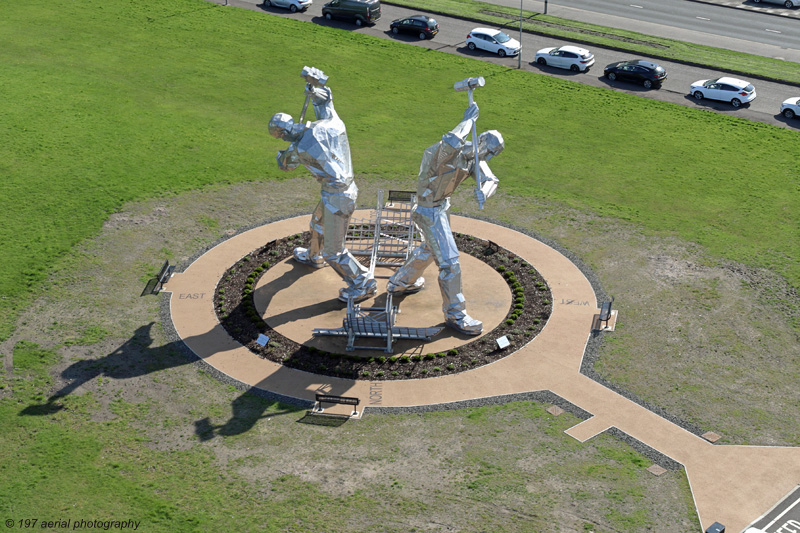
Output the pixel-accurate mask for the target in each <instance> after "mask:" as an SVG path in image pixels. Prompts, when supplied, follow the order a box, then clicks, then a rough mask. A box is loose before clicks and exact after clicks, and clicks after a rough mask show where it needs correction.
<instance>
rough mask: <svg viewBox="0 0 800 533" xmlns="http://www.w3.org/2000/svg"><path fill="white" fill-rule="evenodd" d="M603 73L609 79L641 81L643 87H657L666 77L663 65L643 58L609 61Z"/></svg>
mask: <svg viewBox="0 0 800 533" xmlns="http://www.w3.org/2000/svg"><path fill="white" fill-rule="evenodd" d="M603 75H604V76H605V77H606V78H608V79H609V81H614V80H620V81H632V82H634V83H641V84H642V85H644V88H645V89H649V88H651V87H655V88H656V89H658V88H659V87H661V84H662V83H664V80H666V79H667V71H666V70H664V67H662V66H661V65H657V64H655V63H653V62H651V61H645V60H643V59H634V60H631V61H617V62H616V63H611V64H610V65H608V66H606V68H605V69H603Z"/></svg>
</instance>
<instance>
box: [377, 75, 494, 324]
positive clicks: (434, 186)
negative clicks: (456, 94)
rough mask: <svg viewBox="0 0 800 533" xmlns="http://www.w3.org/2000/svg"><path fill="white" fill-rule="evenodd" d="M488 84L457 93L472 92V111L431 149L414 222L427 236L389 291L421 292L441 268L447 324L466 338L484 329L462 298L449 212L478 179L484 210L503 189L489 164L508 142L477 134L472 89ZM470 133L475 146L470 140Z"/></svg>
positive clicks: (472, 81) (469, 84) (475, 83)
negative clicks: (464, 186)
mask: <svg viewBox="0 0 800 533" xmlns="http://www.w3.org/2000/svg"><path fill="white" fill-rule="evenodd" d="M483 84H484V80H483V78H468V79H466V80H464V81H462V82H459V83H457V84H456V85H455V89H456V90H457V91H460V90H469V92H470V95H469V96H470V98H469V100H470V101H469V104H470V105H469V107H468V108H467V110H466V111H465V112H464V118H463V120H462V121H461V122H460V123H459V124H458V125H457V126H456V127H455V128H453V130H451V131H450V132H448V133H446V134H445V135H443V136H442V139H441V140H440V141H439V142H437V143H436V144H434V145H432V146H430V147H428V148H427V149H426V150H425V152H424V154H423V156H422V163H421V164H420V168H419V179H418V181H417V206H416V208H415V209H414V212H413V213H412V215H411V216H412V220H413V221H414V223H415V224H416V225H417V227H418V228H419V231H420V233H421V234H422V238H423V242H422V244H421V245H420V246H418V247H417V248H416V249H415V250H414V251H413V252H412V253H411V256H409V258H408V260H407V261H406V263H405V264H404V265H403V266H402V267H401V268H400V270H398V271H397V272H396V273H395V274H394V275H393V276H392V277H391V278H390V280H389V283H388V285H387V290H388V291H389V292H391V293H393V294H404V293H405V294H408V293H414V292H417V291H419V290H420V289H422V288H423V287H424V285H425V278H423V277H422V273H423V272H424V271H425V269H426V268H427V267H428V266H429V265H430V264H431V263H432V262H435V263H436V265H437V266H438V267H439V289H440V290H441V293H442V301H443V303H442V311H443V312H444V317H445V324H446V325H447V326H449V327H450V328H453V329H455V330H456V331H458V332H460V333H464V334H466V335H479V334H480V333H481V332H482V331H483V323H482V322H480V321H479V320H476V319H474V318H472V317H471V316H469V315H468V314H467V302H466V299H465V298H464V295H463V294H462V292H461V265H460V264H459V261H458V255H459V254H458V248H457V247H456V243H455V240H454V239H453V232H452V230H451V229H450V216H449V213H448V209H449V207H450V195H452V194H453V192H454V191H455V189H456V188H457V187H458V186H459V185H460V184H461V183H462V182H463V181H464V180H466V179H467V178H469V177H470V176H475V179H476V188H475V195H476V199H477V200H478V204H479V205H480V206H481V207H483V202H484V201H485V200H486V199H487V198H489V197H490V196H492V195H493V194H494V192H495V191H496V189H497V183H498V179H497V177H496V176H495V175H494V174H493V173H492V171H491V169H490V168H489V165H488V164H487V161H489V160H490V159H491V158H492V157H494V156H496V155H497V154H499V153H500V152H501V151H502V150H503V148H504V146H505V144H504V141H503V137H502V135H500V132H498V131H495V130H491V131H486V132H483V133H481V135H480V136H479V137H478V138H477V139H476V133H475V131H476V127H475V122H476V121H477V120H478V105H477V104H475V103H474V102H473V101H472V89H474V88H475V87H481V86H483ZM470 132H471V133H472V141H469V140H468V137H469V134H470ZM476 140H477V143H476ZM476 161H477V162H478V164H477V165H476Z"/></svg>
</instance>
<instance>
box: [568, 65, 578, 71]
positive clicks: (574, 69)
mask: <svg viewBox="0 0 800 533" xmlns="http://www.w3.org/2000/svg"><path fill="white" fill-rule="evenodd" d="M569 69H570V70H571V71H572V72H580V71H581V67H579V66H578V65H570V66H569Z"/></svg>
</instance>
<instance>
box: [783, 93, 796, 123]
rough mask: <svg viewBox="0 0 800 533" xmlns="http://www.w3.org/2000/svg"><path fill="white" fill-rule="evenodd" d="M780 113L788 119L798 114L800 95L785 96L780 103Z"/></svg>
mask: <svg viewBox="0 0 800 533" xmlns="http://www.w3.org/2000/svg"><path fill="white" fill-rule="evenodd" d="M781 115H783V116H784V117H786V118H788V119H793V118H794V117H797V116H800V97H797V96H795V97H794V98H787V99H786V100H784V101H783V103H782V104H781Z"/></svg>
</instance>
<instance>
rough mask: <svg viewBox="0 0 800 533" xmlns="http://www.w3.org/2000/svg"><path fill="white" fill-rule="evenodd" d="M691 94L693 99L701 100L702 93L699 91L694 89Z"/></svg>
mask: <svg viewBox="0 0 800 533" xmlns="http://www.w3.org/2000/svg"><path fill="white" fill-rule="evenodd" d="M693 96H694V98H695V100H702V99H703V93H701V92H700V91H695V92H694V95H693Z"/></svg>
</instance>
